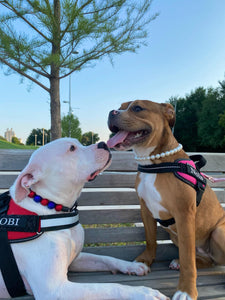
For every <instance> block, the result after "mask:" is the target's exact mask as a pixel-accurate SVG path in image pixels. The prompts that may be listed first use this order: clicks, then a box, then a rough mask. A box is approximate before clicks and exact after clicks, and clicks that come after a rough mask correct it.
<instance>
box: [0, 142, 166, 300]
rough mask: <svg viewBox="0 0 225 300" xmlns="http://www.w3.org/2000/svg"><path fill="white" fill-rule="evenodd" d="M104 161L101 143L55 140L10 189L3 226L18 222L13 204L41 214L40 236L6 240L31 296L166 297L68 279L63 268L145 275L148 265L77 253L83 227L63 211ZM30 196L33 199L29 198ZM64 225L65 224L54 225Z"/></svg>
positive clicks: (52, 299) (41, 299)
mask: <svg viewBox="0 0 225 300" xmlns="http://www.w3.org/2000/svg"><path fill="white" fill-rule="evenodd" d="M110 162H111V154H110V152H109V150H108V148H107V146H106V144H105V143H103V142H101V143H99V144H95V145H91V146H88V147H84V146H82V145H81V144H80V143H79V142H78V141H77V140H76V139H71V138H63V139H58V140H56V141H54V142H51V143H49V144H47V145H45V146H44V147H41V148H39V149H38V150H37V151H35V152H34V153H33V155H32V156H31V158H30V161H29V163H28V165H27V166H26V167H25V168H24V170H23V171H22V172H21V173H20V175H19V176H18V178H17V179H16V181H15V183H14V184H13V186H12V187H11V188H10V196H11V198H12V199H13V200H11V202H10V203H11V204H10V206H9V210H11V211H12V213H13V214H14V216H11V217H10V218H11V219H7V218H6V217H2V216H1V217H0V218H1V219H0V223H1V224H0V225H5V224H6V223H7V222H8V223H7V225H8V226H9V227H10V226H11V225H15V226H17V225H19V224H20V217H18V216H17V218H16V217H15V212H14V211H13V209H15V207H19V208H18V209H19V210H23V209H26V210H25V212H26V211H31V212H33V215H35V216H36V217H38V218H39V216H40V215H41V216H42V217H41V218H42V220H41V221H40V222H39V224H38V226H39V229H38V230H39V231H45V230H47V231H46V232H44V233H43V234H41V233H38V237H37V238H33V237H31V240H30V241H26V242H20V243H11V248H12V250H13V254H14V257H15V260H16V262H17V266H18V270H19V273H20V274H21V277H22V282H23V283H24V287H25V290H26V292H27V293H28V294H33V295H34V297H35V299H36V300H45V299H46V300H56V299H64V300H69V299H73V300H77V299H79V300H80V299H88V300H94V299H96V300H100V299H133V300H141V299H162V300H165V299H167V298H166V297H165V296H163V295H162V294H161V293H160V292H158V291H157V290H152V289H150V288H147V287H130V286H129V287H128V286H125V285H120V284H114V283H108V284H105V283H92V284H80V283H75V282H70V281H68V278H67V272H68V269H69V270H70V271H112V272H116V271H119V272H122V273H127V274H136V275H145V274H147V273H148V267H147V266H146V265H145V264H142V263H137V262H127V261H123V260H119V259H116V258H112V257H107V256H97V255H92V254H88V253H81V250H82V247H83V242H84V231H83V228H82V226H81V225H80V224H79V222H78V215H77V213H76V209H75V210H72V209H71V210H72V212H66V211H67V210H68V208H72V207H73V206H74V204H75V202H76V200H77V198H78V197H79V195H80V193H81V190H82V187H83V185H84V184H85V182H87V181H89V180H92V179H94V178H95V176H97V175H98V174H99V173H100V172H102V171H103V170H104V169H106V168H107V167H108V166H109V164H110ZM31 191H32V193H33V194H32V193H31ZM28 195H29V196H28ZM34 195H36V198H33V197H34ZM32 198H33V199H32ZM49 200H50V201H49ZM37 215H38V216H37ZM49 216H50V218H51V219H50V218H49ZM57 216H58V218H57ZM64 216H65V217H64ZM77 223H78V224H77ZM65 224H67V225H68V227H70V228H64V227H60V226H64V225H65ZM71 224H73V225H71ZM57 226H59V227H58V228H57ZM71 226H73V227H71ZM51 227H56V229H58V230H55V231H48V230H52V228H51ZM65 227H66V226H65ZM8 230H9V229H8ZM11 234H12V232H11ZM8 235H9V233H8ZM1 243H2V241H1ZM2 274H3V272H2V271H1V272H0V298H10V294H9V292H8V290H7V288H6V285H5V283H4V280H3V277H4V276H2Z"/></svg>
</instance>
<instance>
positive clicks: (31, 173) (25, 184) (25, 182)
mask: <svg viewBox="0 0 225 300" xmlns="http://www.w3.org/2000/svg"><path fill="white" fill-rule="evenodd" d="M40 177H41V176H40V170H39V168H38V167H34V166H29V165H28V166H27V167H26V168H25V169H24V170H23V171H22V172H21V173H20V175H19V176H18V177H17V179H16V181H15V183H14V189H15V199H14V200H16V201H17V202H20V201H21V200H23V199H24V198H25V197H26V196H27V195H28V194H29V193H30V190H29V189H30V187H31V186H32V185H33V184H35V183H37V182H38V181H39V180H40Z"/></svg>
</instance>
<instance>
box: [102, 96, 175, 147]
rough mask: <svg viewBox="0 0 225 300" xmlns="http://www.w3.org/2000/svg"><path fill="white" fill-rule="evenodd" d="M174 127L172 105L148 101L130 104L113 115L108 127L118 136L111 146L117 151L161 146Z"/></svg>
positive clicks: (111, 113) (110, 141) (113, 111)
mask: <svg viewBox="0 0 225 300" xmlns="http://www.w3.org/2000/svg"><path fill="white" fill-rule="evenodd" d="M174 123H175V111H174V108H173V106H172V105H171V104H168V103H162V104H159V103H156V102H152V101H148V100H135V101H132V102H126V103H123V104H122V105H121V107H120V108H119V109H118V110H112V111H111V112H110V113H109V117H108V127H109V129H110V130H111V131H112V132H113V133H115V135H114V136H113V137H112V138H111V139H109V141H108V143H107V145H108V147H110V148H115V149H116V150H128V149H132V148H134V147H151V146H157V145H158V144H159V141H160V139H161V138H162V136H163V135H164V134H165V133H166V132H167V131H168V130H169V131H170V132H171V129H170V128H171V127H173V126H174Z"/></svg>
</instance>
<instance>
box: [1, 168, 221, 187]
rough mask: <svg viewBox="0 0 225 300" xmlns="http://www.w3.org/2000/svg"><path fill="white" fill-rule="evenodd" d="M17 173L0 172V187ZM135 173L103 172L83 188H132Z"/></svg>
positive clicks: (217, 183) (211, 184) (215, 185)
mask: <svg viewBox="0 0 225 300" xmlns="http://www.w3.org/2000/svg"><path fill="white" fill-rule="evenodd" d="M16 177H17V175H11V174H10V175H8V174H0V188H1V189H4V188H8V187H10V186H11V185H12V184H13V182H14V181H15V180H16ZM215 177H216V178H221V177H224V178H225V175H216V176H215ZM135 179H136V173H135V172H132V173H116V172H115V173H112V172H104V173H103V174H101V175H99V176H98V177H97V178H96V179H95V180H93V181H91V182H87V183H86V184H85V188H134V187H135ZM207 182H208V185H209V186H211V187H212V188H224V187H225V181H222V182H215V183H211V182H210V181H207Z"/></svg>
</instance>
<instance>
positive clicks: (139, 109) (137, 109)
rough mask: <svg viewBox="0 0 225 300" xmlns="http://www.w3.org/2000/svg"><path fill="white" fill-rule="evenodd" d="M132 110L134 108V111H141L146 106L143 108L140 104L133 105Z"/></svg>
mask: <svg viewBox="0 0 225 300" xmlns="http://www.w3.org/2000/svg"><path fill="white" fill-rule="evenodd" d="M132 110H133V111H134V112H139V111H142V110H144V108H142V107H141V106H139V105H135V106H133V107H132Z"/></svg>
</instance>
